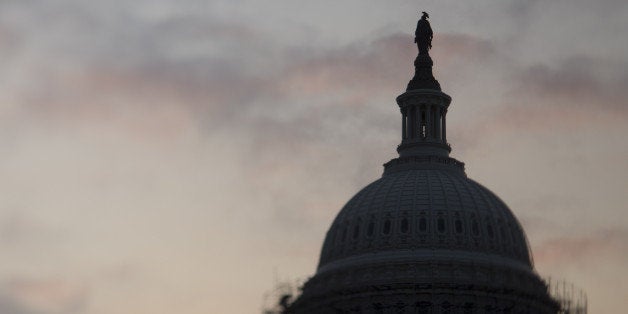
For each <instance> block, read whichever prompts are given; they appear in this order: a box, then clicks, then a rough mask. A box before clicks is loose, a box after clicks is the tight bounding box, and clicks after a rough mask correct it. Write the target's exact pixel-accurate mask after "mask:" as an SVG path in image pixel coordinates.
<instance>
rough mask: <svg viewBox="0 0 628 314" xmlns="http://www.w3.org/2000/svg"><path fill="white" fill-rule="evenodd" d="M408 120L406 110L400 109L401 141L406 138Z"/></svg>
mask: <svg viewBox="0 0 628 314" xmlns="http://www.w3.org/2000/svg"><path fill="white" fill-rule="evenodd" d="M407 119H408V108H403V109H401V139H402V140H405V139H406V138H407V137H408V133H407V129H406V128H407V127H408V125H407V122H406V120H407Z"/></svg>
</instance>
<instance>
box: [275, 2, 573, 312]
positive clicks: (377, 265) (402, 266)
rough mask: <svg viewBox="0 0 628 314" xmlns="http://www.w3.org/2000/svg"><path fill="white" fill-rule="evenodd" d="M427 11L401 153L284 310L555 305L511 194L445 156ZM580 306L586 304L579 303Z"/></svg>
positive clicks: (347, 217) (337, 229) (334, 232)
mask: <svg viewBox="0 0 628 314" xmlns="http://www.w3.org/2000/svg"><path fill="white" fill-rule="evenodd" d="M428 17H429V16H427V14H426V13H424V15H423V17H422V19H421V20H420V21H419V23H418V25H417V30H416V36H417V37H416V38H415V41H416V42H417V46H418V48H419V54H418V56H417V58H416V60H415V62H414V65H415V75H414V77H413V78H412V80H411V81H410V82H409V84H408V87H407V90H406V92H404V93H403V94H401V95H400V96H398V97H397V104H398V105H399V108H400V110H401V116H402V119H401V144H400V145H399V146H398V147H397V151H398V153H399V157H398V158H395V159H393V160H391V161H389V162H387V163H386V164H384V173H383V175H382V177H381V178H380V179H378V180H376V181H375V182H373V183H371V184H369V185H368V186H366V187H365V188H363V189H362V190H361V191H360V192H358V193H357V194H356V195H355V196H354V197H353V198H351V199H350V200H349V202H348V203H347V204H346V205H345V206H344V207H343V208H342V210H341V211H340V213H338V215H337V217H336V218H335V220H334V222H333V223H332V225H331V227H330V228H329V231H328V232H327V236H326V238H325V241H324V244H323V248H322V251H321V255H320V262H319V265H318V269H317V271H316V274H315V275H314V276H313V277H311V278H310V279H309V280H308V281H307V282H306V283H305V284H304V285H303V287H302V291H301V293H300V295H299V296H297V297H296V299H295V300H294V302H292V303H290V304H287V303H286V299H283V300H282V301H284V303H283V305H284V306H283V308H284V312H286V313H559V312H560V311H561V304H560V302H559V300H557V299H555V298H553V297H552V296H551V295H550V293H549V289H548V285H547V283H546V282H545V281H543V280H542V279H541V278H540V277H539V275H538V274H537V273H536V272H535V270H534V267H533V263H532V258H531V253H530V250H529V246H528V243H527V240H526V235H525V233H524V231H523V229H522V227H521V224H520V223H519V222H518V221H517V218H516V217H515V216H514V215H513V213H512V212H511V211H510V209H509V208H508V207H507V206H506V204H505V203H504V202H503V201H502V200H500V199H499V198H498V197H497V196H496V195H495V194H493V193H492V192H491V191H490V190H488V189H487V188H485V187H483V186H482V185H480V184H479V183H477V182H475V181H473V180H472V179H470V178H468V177H467V175H466V174H465V170H464V163H462V162H460V161H458V160H456V159H454V158H451V157H449V153H450V151H451V147H450V145H449V144H448V143H447V127H446V118H447V111H448V109H449V105H450V103H451V97H449V95H447V94H445V93H443V92H442V91H441V87H440V84H439V83H438V81H437V80H436V79H435V78H434V76H433V75H432V65H433V62H432V59H431V57H430V55H429V53H428V51H429V48H430V47H431V39H432V30H431V27H430V25H429V22H428V21H427V18H428ZM583 313H584V312H583Z"/></svg>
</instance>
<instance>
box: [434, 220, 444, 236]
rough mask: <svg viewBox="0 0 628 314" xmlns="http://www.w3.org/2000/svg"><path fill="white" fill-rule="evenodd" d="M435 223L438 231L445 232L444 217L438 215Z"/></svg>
mask: <svg viewBox="0 0 628 314" xmlns="http://www.w3.org/2000/svg"><path fill="white" fill-rule="evenodd" d="M436 223H437V228H438V232H440V233H443V232H445V218H443V217H439V218H438V221H437V222H436Z"/></svg>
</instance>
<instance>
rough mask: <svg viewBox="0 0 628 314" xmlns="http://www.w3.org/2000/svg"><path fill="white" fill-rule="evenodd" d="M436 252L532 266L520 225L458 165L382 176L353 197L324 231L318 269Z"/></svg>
mask: <svg viewBox="0 0 628 314" xmlns="http://www.w3.org/2000/svg"><path fill="white" fill-rule="evenodd" d="M434 249H446V250H449V251H450V252H456V253H457V254H466V255H468V258H478V259H489V258H490V259H502V260H504V261H506V260H507V261H508V263H510V264H512V265H516V266H517V267H518V268H529V267H531V262H530V255H529V253H528V246H527V243H526V240H525V235H524V233H523V230H522V229H521V226H520V225H519V223H518V221H517V219H516V218H515V217H514V216H513V214H512V212H511V211H510V210H509V209H508V207H506V205H505V204H504V203H503V202H502V201H501V200H500V199H499V198H498V197H497V196H495V194H493V193H492V192H491V191H489V190H488V189H486V188H485V187H483V186H481V185H480V184H478V183H477V182H475V181H473V180H471V179H469V178H467V177H466V176H465V175H464V174H463V173H462V171H459V170H457V169H451V170H442V169H415V170H406V171H399V172H394V173H387V174H385V175H384V176H383V177H382V178H381V179H379V180H377V181H375V182H373V183H371V184H369V185H368V186H367V187H365V188H364V189H362V191H360V192H359V193H358V194H356V195H355V196H354V197H353V198H351V200H350V201H349V202H348V203H347V204H346V205H345V206H344V208H343V209H342V210H341V211H340V213H339V214H338V215H337V217H336V219H335V220H334V222H333V224H332V225H331V228H330V229H329V231H328V232H327V237H326V238H325V242H324V244H323V249H322V252H321V258H320V263H319V269H320V270H323V271H324V270H326V269H328V268H333V267H334V266H335V265H339V264H345V267H346V266H348V265H347V264H350V263H347V261H343V260H345V259H347V258H351V259H353V260H358V258H357V257H360V258H361V259H366V260H368V259H369V258H371V257H372V256H373V255H374V254H375V253H377V254H380V255H386V253H385V252H386V251H391V250H395V251H396V250H403V251H406V252H407V253H408V254H407V255H412V254H431V252H430V251H432V250H434Z"/></svg>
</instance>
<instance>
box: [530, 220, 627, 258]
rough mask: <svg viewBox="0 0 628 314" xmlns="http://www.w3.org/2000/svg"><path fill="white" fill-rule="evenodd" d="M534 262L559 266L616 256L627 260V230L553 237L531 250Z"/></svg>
mask: <svg viewBox="0 0 628 314" xmlns="http://www.w3.org/2000/svg"><path fill="white" fill-rule="evenodd" d="M533 251H534V259H535V261H537V262H539V263H543V264H552V265H560V264H563V263H566V262H573V261H580V262H582V261H583V260H584V261H586V260H599V259H605V258H609V255H617V256H619V258H620V259H623V260H628V255H626V254H624V253H625V252H627V251H628V230H625V229H617V228H616V229H607V230H599V231H596V232H595V233H593V234H587V235H580V236H572V237H555V238H552V239H548V240H546V241H545V242H543V243H540V244H539V245H538V246H536V247H534V248H533Z"/></svg>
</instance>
